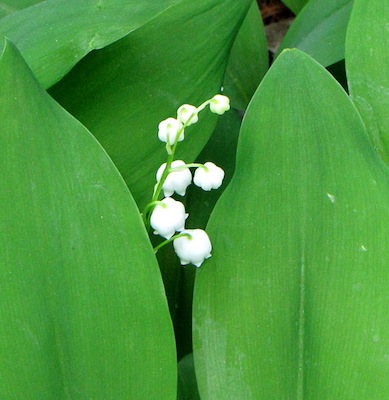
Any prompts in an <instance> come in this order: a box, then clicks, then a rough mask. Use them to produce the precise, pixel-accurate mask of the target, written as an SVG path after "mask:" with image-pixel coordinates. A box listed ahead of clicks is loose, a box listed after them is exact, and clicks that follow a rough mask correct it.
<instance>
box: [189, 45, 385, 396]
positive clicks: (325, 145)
mask: <svg viewBox="0 0 389 400" xmlns="http://www.w3.org/2000/svg"><path fill="white" fill-rule="evenodd" d="M388 182H389V173H388V170H387V168H386V166H385V165H384V164H383V163H382V161H381V160H380V159H379V158H378V157H377V155H376V154H375V153H374V151H373V149H372V148H371V146H370V145H369V142H368V140H367V137H366V132H365V128H364V125H363V123H362V120H361V118H360V116H359V114H358V112H357V111H356V109H355V107H354V105H353V104H352V102H351V101H350V99H349V98H348V96H347V95H346V93H345V92H344V91H343V89H342V88H341V87H340V86H339V85H338V83H337V82H336V81H335V80H334V79H333V78H332V77H331V76H330V74H329V73H328V72H326V71H325V69H324V68H322V67H321V66H320V65H319V64H317V63H316V62H314V61H313V60H312V59H311V58H310V57H308V56H307V55H305V54H304V53H302V52H300V51H298V50H289V51H285V52H284V53H283V54H282V55H281V56H280V57H279V58H278V59H277V60H276V62H275V63H274V65H273V67H272V69H271V70H270V71H269V73H268V75H267V76H266V77H265V78H264V80H263V81H262V83H261V85H260V86H259V89H258V91H257V92H256V94H255V95H254V98H253V100H252V102H251V103H250V105H249V108H248V110H247V113H246V116H245V119H244V121H243V126H242V129H241V132H240V136H239V142H238V153H237V165H236V170H235V174H234V176H233V178H232V180H231V183H230V185H229V186H228V188H227V189H226V190H225V192H224V193H223V195H222V197H221V198H220V200H219V202H218V203H217V204H216V206H215V209H214V212H213V214H212V216H211V219H210V222H209V224H208V227H207V229H208V232H209V235H210V237H211V239H212V241H213V256H212V258H210V259H209V260H207V261H206V262H205V263H204V264H203V265H202V266H201V269H199V270H198V272H197V274H196V285H195V293H194V316H193V322H194V358H195V366H196V375H197V382H198V386H199V392H200V397H201V399H202V400H208V399H226V400H232V399H238V398H239V399H245V400H251V399H253V400H254V399H255V400H273V399H274V400H279V399H291V400H292V399H296V400H301V399H320V400H333V399H342V400H351V399H358V400H371V399H376V400H384V399H387V398H388V395H389V381H388V379H387V377H388V374H389V361H388V348H389V314H388V311H387V310H388V302H389V292H388V287H389V255H388V249H387V246H388V234H389V228H388V226H389V202H388V199H389V186H388Z"/></svg>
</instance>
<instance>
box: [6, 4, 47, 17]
mask: <svg viewBox="0 0 389 400" xmlns="http://www.w3.org/2000/svg"><path fill="white" fill-rule="evenodd" d="M42 1H43V0H5V1H4V0H3V1H0V18H3V17H5V16H7V15H9V14H12V13H14V12H16V11H19V10H21V9H23V8H27V7H30V6H33V5H35V4H37V3H41V2H42Z"/></svg>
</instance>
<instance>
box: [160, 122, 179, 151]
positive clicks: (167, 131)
mask: <svg viewBox="0 0 389 400" xmlns="http://www.w3.org/2000/svg"><path fill="white" fill-rule="evenodd" d="M182 127H183V125H182V123H181V122H180V121H177V120H176V119H175V118H168V119H165V120H164V121H161V122H160V123H159V125H158V138H159V140H161V141H162V142H165V143H167V142H168V141H169V144H170V146H173V145H174V143H175V141H176V137H177V134H178V132H179V131H180V129H182ZM183 140H184V130H182V131H181V133H180V137H179V138H178V141H179V142H182V141H183Z"/></svg>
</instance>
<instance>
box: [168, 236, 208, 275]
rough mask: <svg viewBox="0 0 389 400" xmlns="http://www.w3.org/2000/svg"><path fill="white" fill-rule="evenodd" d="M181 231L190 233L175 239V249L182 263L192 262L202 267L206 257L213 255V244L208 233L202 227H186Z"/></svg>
mask: <svg viewBox="0 0 389 400" xmlns="http://www.w3.org/2000/svg"><path fill="white" fill-rule="evenodd" d="M181 233H187V234H188V235H190V237H188V236H181V237H179V238H177V239H174V241H173V247H174V251H175V252H176V254H177V256H178V257H179V259H180V261H181V265H186V264H189V263H192V264H193V265H195V266H196V267H200V265H201V264H202V263H203V261H204V260H205V259H207V258H209V257H211V251H212V244H211V241H210V240H209V237H208V235H207V233H206V232H205V231H203V230H202V229H186V230H184V231H182V232H181Z"/></svg>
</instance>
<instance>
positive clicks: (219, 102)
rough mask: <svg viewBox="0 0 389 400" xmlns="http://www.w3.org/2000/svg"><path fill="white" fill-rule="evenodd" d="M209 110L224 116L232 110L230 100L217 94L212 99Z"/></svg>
mask: <svg viewBox="0 0 389 400" xmlns="http://www.w3.org/2000/svg"><path fill="white" fill-rule="evenodd" d="M209 108H210V110H211V111H212V112H213V113H215V114H219V115H223V114H224V113H225V112H226V111H228V110H229V109H230V99H229V98H228V97H227V96H223V95H222V94H217V95H216V96H213V97H212V99H211V102H210V104H209Z"/></svg>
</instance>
